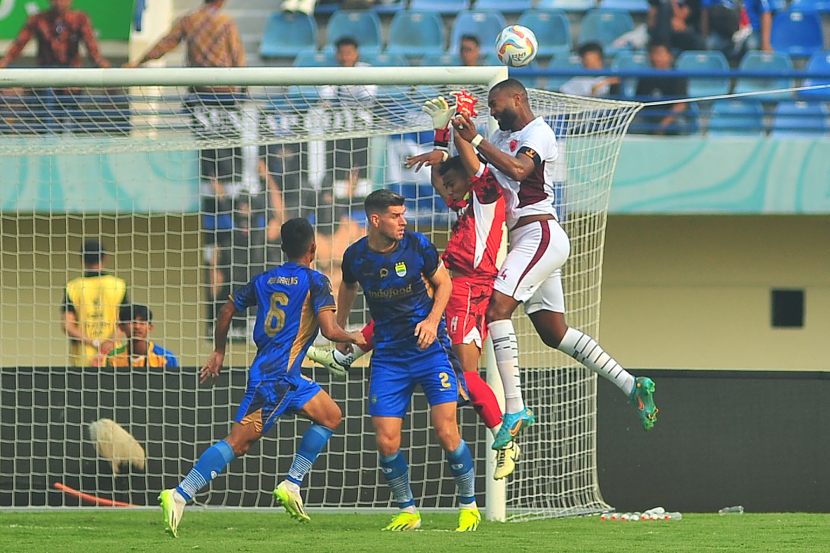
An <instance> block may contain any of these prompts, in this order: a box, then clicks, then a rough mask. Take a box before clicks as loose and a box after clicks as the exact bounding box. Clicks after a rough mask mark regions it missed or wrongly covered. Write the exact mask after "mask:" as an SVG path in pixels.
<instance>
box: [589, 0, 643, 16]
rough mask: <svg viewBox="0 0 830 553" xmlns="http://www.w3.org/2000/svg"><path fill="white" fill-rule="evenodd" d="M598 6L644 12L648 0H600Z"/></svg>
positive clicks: (605, 8)
mask: <svg viewBox="0 0 830 553" xmlns="http://www.w3.org/2000/svg"><path fill="white" fill-rule="evenodd" d="M599 6H600V7H601V8H602V9H604V10H623V11H627V12H629V13H646V12H647V11H648V0H601V2H600V3H599Z"/></svg>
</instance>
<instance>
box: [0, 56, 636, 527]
mask: <svg viewBox="0 0 830 553" xmlns="http://www.w3.org/2000/svg"><path fill="white" fill-rule="evenodd" d="M505 75H506V70H505V68H498V67H489V68H429V69H428V68H411V69H404V68H394V69H390V68H365V69H356V70H348V69H346V70H343V69H340V68H336V69H331V68H328V69H319V70H318V69H299V70H298V69H273V68H256V69H239V70H212V69H201V70H199V69H196V70H191V69H184V70H183V69H147V70H95V69H89V70H86V69H84V70H59V69H58V70H56V69H48V70H4V71H3V75H2V77H0V78H1V79H2V80H0V135H2V137H0V139H1V140H2V144H0V311H2V313H3V317H2V320H0V351H2V353H1V354H0V359H2V369H0V395H1V397H2V401H0V506H15V507H24V506H72V505H78V504H85V503H83V502H82V501H81V500H79V499H78V498H76V497H75V496H74V495H71V494H65V493H64V492H62V491H60V490H58V489H56V487H55V484H62V485H64V486H68V487H70V488H72V489H74V490H78V491H81V492H84V493H87V494H90V495H91V496H94V497H98V498H102V499H108V500H115V501H120V502H124V503H129V504H133V505H154V504H155V497H156V495H157V493H158V491H159V490H161V489H164V488H169V487H172V486H174V485H175V484H176V483H177V482H178V481H179V480H180V479H181V478H182V477H183V476H184V475H185V474H186V473H187V472H188V471H189V470H190V468H191V467H192V466H193V464H194V462H195V460H196V459H197V458H198V456H199V455H200V454H201V453H202V452H203V451H204V450H205V449H207V447H209V445H210V444H211V443H213V442H214V441H216V440H218V439H221V438H223V437H224V436H225V435H226V434H227V432H228V430H229V428H230V424H231V422H232V420H233V418H234V416H235V410H236V408H237V406H238V404H239V402H240V400H241V399H242V396H243V395H244V389H245V381H246V376H247V367H248V365H249V363H250V361H251V360H252V359H253V356H254V354H255V347H254V346H253V344H252V343H251V341H250V339H249V338H247V337H248V336H249V335H250V327H251V324H252V321H253V314H252V313H247V314H245V315H241V316H239V317H237V318H236V319H235V320H234V321H233V324H232V330H231V335H230V340H231V343H230V344H229V346H228V354H227V356H226V361H225V366H226V369H225V370H224V372H223V374H222V376H221V378H220V380H219V382H218V384H217V385H216V386H215V387H214V388H205V387H200V386H199V384H198V369H199V367H200V366H201V364H202V363H203V362H204V361H205V360H206V358H207V356H208V355H209V353H210V351H212V341H211V332H212V324H213V318H214V316H215V314H216V309H217V306H218V305H221V304H222V303H223V302H224V301H226V299H227V296H228V293H229V292H231V291H232V290H234V289H235V288H236V287H238V286H241V285H243V284H244V283H245V282H247V280H248V279H250V278H251V277H252V276H253V275H254V274H256V273H258V272H261V271H263V270H265V269H266V268H267V267H270V266H272V265H274V264H277V263H280V262H281V261H282V254H281V252H280V248H279V226H280V223H281V222H282V221H284V220H285V219H286V218H289V217H296V216H302V217H308V218H309V219H311V220H312V221H313V223H314V225H315V229H316V232H317V240H318V254H317V261H316V263H317V268H318V269H319V270H321V271H323V272H324V273H326V274H327V275H328V276H329V277H330V278H331V280H332V282H333V285H334V286H335V288H336V287H337V285H338V284H339V282H340V259H341V257H342V254H343V251H344V250H345V248H346V247H347V246H348V245H349V244H350V243H351V242H353V241H354V240H356V239H358V238H359V237H361V236H362V235H363V234H364V232H365V220H366V217H365V214H364V213H363V208H362V201H363V198H364V197H365V196H366V195H367V194H368V193H369V192H371V191H372V190H374V189H377V188H380V187H388V188H392V189H395V190H398V191H400V192H401V193H402V194H403V195H404V196H405V197H406V198H407V208H408V214H407V215H408V218H409V219H410V221H411V224H412V228H414V229H416V230H418V231H420V232H424V233H426V234H427V235H428V236H430V238H431V239H432V240H433V241H434V242H435V243H436V245H437V246H438V247H439V248H443V246H444V245H445V244H446V242H447V239H448V236H449V232H450V230H451V226H452V223H453V219H452V217H450V215H449V213H448V211H447V208H446V206H445V205H443V204H442V202H441V200H440V198H439V197H437V196H436V195H435V194H433V191H432V188H431V186H430V184H429V172H428V170H423V171H421V172H419V173H415V172H414V171H411V170H407V169H405V168H404V166H403V161H404V159H405V158H406V156H408V155H411V154H416V153H420V152H424V151H428V150H429V149H430V148H431V144H432V132H431V120H430V118H429V117H428V116H426V115H425V114H423V113H422V112H421V110H420V107H421V105H422V104H423V102H424V101H425V100H426V99H428V98H430V97H433V96H435V95H436V94H439V93H441V94H444V95H447V94H448V93H449V91H451V90H455V89H459V88H464V89H466V90H468V91H470V92H472V93H473V94H474V95H475V96H477V97H478V98H479V100H480V101H479V103H478V107H479V111H480V112H481V114H480V116H479V119H478V123H479V124H480V125H481V129H482V132H486V129H487V125H488V122H489V118H488V114H487V109H486V97H487V90H488V85H489V84H492V83H493V82H497V81H499V80H502V79H503V78H505ZM530 99H531V104H532V108H533V110H534V113H536V114H537V115H541V116H543V117H544V118H545V120H546V121H548V123H549V124H551V125H552V126H553V128H554V130H555V131H556V133H557V135H558V139H559V145H560V160H559V162H558V164H557V175H558V177H557V182H556V187H557V200H556V204H557V209H558V210H559V215H560V218H561V220H562V222H563V225H564V226H565V228H566V230H567V232H568V234H569V235H570V237H571V242H572V253H571V258H570V260H569V261H568V264H567V265H566V267H565V268H564V286H565V290H566V297H567V304H568V313H567V317H568V321H569V323H570V324H571V325H572V326H575V327H577V328H580V329H582V330H584V331H585V332H588V333H590V334H591V335H593V336H596V335H597V334H598V331H599V300H600V281H601V268H602V253H603V243H604V230H605V221H606V213H607V206H608V197H609V191H610V187H611V181H612V177H613V173H614V167H615V163H616V159H617V156H618V153H619V149H620V144H621V140H622V138H623V136H624V135H625V132H626V130H627V128H628V124H629V123H630V120H631V118H632V117H633V115H634V114H635V113H636V111H637V109H638V108H639V104H633V103H621V102H611V101H602V100H590V99H577V98H572V97H566V96H563V95H560V94H554V93H549V92H542V91H539V90H531V91H530ZM89 240H97V241H98V242H99V243H100V246H101V247H102V249H103V250H105V252H106V254H107V255H106V257H104V258H103V263H104V265H103V267H98V266H96V265H94V264H92V265H88V266H84V265H83V263H82V261H83V258H82V256H81V253H82V249H83V248H84V243H85V242H87V241H89ZM86 253H88V254H89V253H90V252H89V251H87V252H86ZM92 253H93V254H94V253H95V252H94V251H93V252H92ZM90 259H91V260H92V261H97V258H96V257H95V255H92V256H87V259H86V262H87V263H89V262H90ZM96 271H104V272H106V273H109V274H111V275H115V276H116V277H118V278H120V279H123V281H125V283H126V298H128V299H125V298H122V296H120V295H119V294H118V293H114V292H112V291H111V290H109V291H108V290H104V291H102V289H98V290H97V292H96V293H97V294H98V295H97V296H95V297H92V296H93V295H91V294H86V296H85V297H86V299H79V296H78V295H77V294H76V292H70V293H68V292H67V291H68V287H67V286H68V283H70V281H73V282H75V283H76V286H80V285H78V284H77V283H78V282H88V281H79V280H76V279H79V278H83V277H85V275H86V276H87V277H89V278H91V277H92V276H94V275H95V274H96ZM83 286H89V285H87V284H83ZM84 289H85V290H87V292H88V291H89V289H87V288H84ZM73 290H74V288H73ZM116 292H117V291H116ZM359 301H360V300H359ZM79 302H80V303H83V302H86V303H83V305H80V304H79ZM124 302H129V303H132V304H142V305H146V306H148V307H149V308H150V310H151V311H152V327H151V328H150V331H149V340H150V341H151V342H152V344H153V345H154V346H155V347H163V348H164V350H167V351H168V352H170V353H171V354H172V356H174V357H175V360H176V363H175V364H176V365H177V366H175V367H174V366H173V362H172V360H171V359H170V358H169V357H168V358H166V359H167V363H168V365H167V366H164V367H160V366H153V365H158V364H159V363H160V359H161V358H164V355H163V354H161V353H159V351H160V350H153V352H155V353H153V352H151V354H150V355H149V356H146V355H145V356H142V355H141V354H142V351H140V349H133V346H132V344H133V343H137V342H138V341H140V337H141V332H142V331H141V330H139V329H137V327H136V328H133V327H130V326H127V325H120V326H119V325H117V317H118V313H119V311H120V304H121V303H124ZM116 304H117V305H116ZM356 307H357V308H356V310H355V312H354V314H353V315H352V316H351V318H350V320H349V325H350V326H351V327H354V328H359V327H360V326H362V325H363V324H364V323H365V322H366V321H367V317H368V312H367V310H366V308H365V304H363V303H358V305H357V306H356ZM519 311H521V310H519ZM132 312H133V313H135V311H132ZM67 321H68V322H67ZM73 321H75V322H74V323H73ZM516 323H517V329H518V332H519V342H520V343H519V346H520V351H521V358H520V362H521V366H522V378H523V380H524V386H525V390H526V401H527V402H528V404H529V405H531V406H532V407H533V408H534V410H535V411H536V414H537V420H538V421H539V422H537V424H536V425H534V426H533V427H532V428H530V429H528V430H527V431H526V432H525V433H523V434H522V436H521V445H522V451H523V459H522V461H521V462H520V464H519V466H518V468H517V470H516V472H515V474H514V475H513V476H512V478H511V479H510V481H509V483H508V484H507V486H506V494H505V493H504V492H503V490H500V489H499V487H498V486H494V487H491V486H490V485H489V484H490V480H489V478H488V470H487V466H488V464H489V463H490V462H491V459H492V457H491V452H490V449H489V445H488V443H487V436H486V434H487V432H486V431H485V428H484V427H483V425H482V424H481V423H480V422H479V420H478V418H477V417H476V415H475V413H474V411H473V409H472V408H470V407H464V408H461V409H460V411H459V412H460V415H459V417H460V422H461V426H462V434H463V437H464V438H465V439H466V441H467V442H468V443H469V444H470V446H471V448H472V450H473V452H474V455H475V459H476V474H477V493H478V494H479V497H480V500H481V502H482V503H485V504H486V505H487V507H488V511H490V512H491V516H492V517H494V518H504V515H505V513H506V515H507V517H508V518H528V517H549V516H564V515H570V514H583V513H590V512H596V511H599V510H601V509H603V508H606V507H607V506H606V505H605V504H604V502H603V501H602V497H601V495H600V491H599V487H598V483H597V474H596V443H595V442H596V424H595V418H596V393H595V389H596V377H595V375H593V374H592V373H590V372H588V371H587V370H585V369H583V368H581V366H577V365H576V364H575V362H574V361H573V360H572V359H570V358H569V357H566V356H563V355H560V354H558V353H556V352H554V351H553V350H551V349H549V348H546V347H545V346H544V345H542V344H541V342H539V340H538V339H537V338H536V336H535V333H534V331H533V329H532V327H531V326H530V325H529V324H528V320H527V318H526V317H525V316H524V314H523V313H518V314H517V315H516ZM76 325H77V328H78V329H79V330H80V331H81V332H82V333H83V334H84V336H85V338H84V339H86V340H87V341H88V342H89V341H91V339H98V342H99V343H103V344H104V346H103V349H104V350H105V349H107V348H108V347H109V343H108V340H109V339H110V338H113V339H116V340H117V341H118V346H119V347H117V348H116V349H115V350H114V353H112V354H111V355H110V356H109V359H110V362H111V363H113V364H115V365H116V366H114V367H112V366H107V357H106V356H104V355H101V354H100V350H99V349H98V348H96V347H95V346H94V345H88V344H86V345H85V344H79V343H78V342H77V341H73V340H71V339H70V338H68V336H67V332H70V331H71V328H72V327H74V326H76ZM67 326H68V327H69V328H70V330H67V331H64V330H63V329H64V327H67ZM125 330H126V331H128V332H130V333H132V334H133V337H132V339H130V338H128V337H127V336H125V335H124V334H123V331H125ZM320 345H321V346H324V347H325V346H326V344H325V343H324V342H322V343H320ZM136 348H140V346H136ZM483 359H484V357H483ZM148 364H149V365H151V366H148ZM492 370H493V371H495V367H492ZM308 374H310V375H312V376H313V377H314V378H315V379H317V380H318V381H319V382H320V383H321V385H322V386H323V387H324V388H325V389H327V390H328V391H329V393H330V394H331V395H332V396H333V397H334V399H335V400H336V401H337V402H338V404H339V405H340V406H341V407H342V409H343V413H344V422H343V424H342V426H341V428H340V429H339V431H338V432H337V433H336V434H335V436H334V437H333V438H332V440H331V441H330V443H329V445H328V447H327V449H326V450H325V452H324V453H323V454H322V455H321V456H320V458H319V459H318V461H317V463H316V464H315V465H314V467H313V469H312V471H311V473H310V475H309V477H308V479H307V480H306V491H305V494H306V497H307V499H306V504H307V505H308V506H309V507H311V508H314V507H329V508H333V507H348V508H383V507H389V506H390V505H391V502H390V496H389V492H388V489H387V487H386V486H385V485H384V484H383V481H382V477H381V475H380V473H379V471H378V469H377V454H376V448H375V442H374V436H373V430H372V425H371V419H370V417H369V416H368V415H367V412H366V411H367V409H366V407H367V406H366V402H367V389H368V374H367V371H366V369H365V367H355V368H354V369H353V370H352V372H351V374H350V375H349V376H348V378H347V379H345V380H338V379H333V378H330V377H329V376H328V374H327V373H326V372H325V371H324V370H323V369H320V368H319V367H318V368H312V367H311V366H310V365H309V367H308ZM494 374H496V375H497V373H494ZM491 376H492V375H491ZM428 414H429V413H428V407H427V405H426V403H425V401H424V400H423V397H422V396H421V395H420V394H416V396H415V398H414V401H413V403H412V406H411V408H410V413H409V416H408V417H407V420H406V423H405V428H404V435H403V444H402V449H403V450H404V452H405V454H406V456H407V458H408V461H409V463H410V468H411V477H412V484H413V491H414V493H415V495H416V497H417V498H419V505H420V506H421V507H422V508H450V507H453V506H454V505H455V484H454V481H453V479H452V477H451V475H450V474H449V471H448V470H447V468H446V467H445V461H444V455H443V453H442V451H441V450H440V448H439V446H438V445H437V442H436V440H435V437H434V435H433V433H432V431H431V430H430V419H429V416H428ZM101 418H109V419H112V420H114V421H116V422H117V423H119V424H120V425H121V426H123V427H124V428H125V429H126V430H127V431H128V432H129V433H130V434H132V436H134V437H135V438H136V440H137V441H138V443H139V444H140V445H141V447H142V448H143V450H144V454H143V459H140V460H136V459H134V460H133V463H130V462H125V463H121V464H118V463H117V462H116V463H115V466H113V462H110V461H109V460H108V459H107V458H106V457H105V455H104V454H102V453H101V452H99V451H98V450H96V448H95V446H94V444H93V442H92V441H91V438H90V433H89V428H88V425H89V424H90V423H92V422H93V421H96V420H99V419H101ZM307 426H308V423H307V422H305V421H302V420H299V419H294V418H286V419H284V420H280V421H279V422H278V423H277V424H276V426H275V429H274V430H272V431H271V432H270V433H269V435H268V436H267V437H265V438H264V439H263V440H262V441H261V442H260V443H258V444H257V445H255V446H254V447H253V448H252V449H251V451H250V452H249V453H248V454H247V455H246V456H245V457H244V458H242V459H237V460H234V461H233V462H232V463H231V464H230V466H229V467H228V470H227V472H226V474H225V475H223V476H221V477H219V478H217V479H216V480H215V481H214V482H213V483H212V484H211V485H210V486H209V487H208V488H206V489H204V490H203V491H202V493H200V494H199V495H197V496H196V498H195V500H196V501H197V502H198V503H201V504H206V505H211V506H232V507H240V506H241V507H253V506H261V507H267V506H270V505H272V500H271V491H272V490H273V489H274V487H275V485H276V483H277V482H279V480H280V479H281V478H283V477H284V475H285V474H286V473H287V470H288V468H289V466H290V463H291V459H292V456H293V453H294V451H295V449H296V447H297V444H298V442H299V439H300V437H301V436H302V434H303V432H304V431H305V429H306V428H307ZM139 461H140V462H139ZM485 492H486V493H485ZM493 513H495V514H493ZM499 513H501V514H499Z"/></svg>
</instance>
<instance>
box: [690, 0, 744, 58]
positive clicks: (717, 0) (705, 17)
mask: <svg viewBox="0 0 830 553" xmlns="http://www.w3.org/2000/svg"><path fill="white" fill-rule="evenodd" d="M702 6H703V13H702V15H701V20H700V25H701V34H702V35H703V38H704V40H705V41H706V48H708V49H709V50H720V51H721V52H723V53H724V55H725V56H726V57H727V58H730V59H734V58H736V57H740V56H741V54H742V53H743V52H742V51H743V48H742V46H743V41H741V43H740V44H738V43H736V41H735V40H734V38H733V37H735V33H737V32H738V30H739V29H740V26H741V25H740V11H739V9H738V5H737V4H736V3H735V1H734V0H703V4H702ZM742 6H743V4H741V7H742Z"/></svg>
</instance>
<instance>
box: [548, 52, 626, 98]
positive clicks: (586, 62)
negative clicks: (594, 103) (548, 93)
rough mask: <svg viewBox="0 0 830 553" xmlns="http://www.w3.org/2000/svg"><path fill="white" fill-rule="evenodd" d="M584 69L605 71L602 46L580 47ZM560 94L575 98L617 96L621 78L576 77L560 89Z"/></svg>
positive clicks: (580, 56)
mask: <svg viewBox="0 0 830 553" xmlns="http://www.w3.org/2000/svg"><path fill="white" fill-rule="evenodd" d="M578 51H579V58H580V59H581V60H582V67H583V68H585V69H591V70H597V71H599V70H601V69H605V66H604V64H603V51H602V45H601V44H600V43H598V42H586V43H585V44H583V45H582V46H580V47H579V50H578ZM559 91H560V92H564V93H565V94H571V95H573V96H617V95H619V93H620V79H619V77H605V76H599V77H588V76H585V77H574V78H573V79H571V80H569V81H568V82H566V83H565V84H563V85H562V86H561V87H560V88H559Z"/></svg>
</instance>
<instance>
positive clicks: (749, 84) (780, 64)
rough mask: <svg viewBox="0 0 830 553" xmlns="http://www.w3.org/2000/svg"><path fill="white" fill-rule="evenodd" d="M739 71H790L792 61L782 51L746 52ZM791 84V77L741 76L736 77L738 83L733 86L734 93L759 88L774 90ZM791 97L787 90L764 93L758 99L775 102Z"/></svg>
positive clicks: (752, 90) (759, 89)
mask: <svg viewBox="0 0 830 553" xmlns="http://www.w3.org/2000/svg"><path fill="white" fill-rule="evenodd" d="M738 70H739V71H769V72H771V73H773V72H777V71H778V72H780V71H792V70H793V62H792V60H791V59H790V56H788V55H787V54H785V53H783V52H757V51H753V52H747V53H746V55H744V57H743V59H742V60H741V64H740V65H739V66H738ZM791 86H793V81H792V79H786V78H785V79H782V78H775V77H771V78H760V79H759V78H747V77H742V78H739V79H738V84H737V85H736V86H735V93H741V92H757V91H761V90H776V89H782V88H788V87H791ZM790 98H792V94H791V93H788V92H780V93H776V94H765V95H763V96H760V97H759V98H758V99H759V100H761V101H762V102H775V101H778V100H787V99H790Z"/></svg>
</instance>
